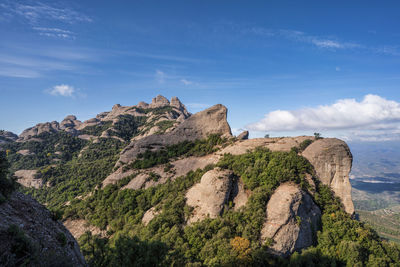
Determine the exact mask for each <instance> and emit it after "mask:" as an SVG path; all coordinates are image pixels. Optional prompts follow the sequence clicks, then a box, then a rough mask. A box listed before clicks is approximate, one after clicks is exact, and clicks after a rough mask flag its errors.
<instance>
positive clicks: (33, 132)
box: [17, 121, 60, 142]
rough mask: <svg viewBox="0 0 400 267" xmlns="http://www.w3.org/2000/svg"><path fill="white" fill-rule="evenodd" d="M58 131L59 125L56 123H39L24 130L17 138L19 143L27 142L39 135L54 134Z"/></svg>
mask: <svg viewBox="0 0 400 267" xmlns="http://www.w3.org/2000/svg"><path fill="white" fill-rule="evenodd" d="M58 131H60V124H59V123H58V122H56V121H52V122H45V123H39V124H36V125H35V126H33V127H31V128H28V129H26V130H24V131H23V132H22V133H21V134H20V135H19V136H18V140H17V141H19V142H23V141H28V140H30V139H32V138H33V137H36V136H38V135H40V134H41V133H45V132H48V133H52V132H53V133H54V132H58Z"/></svg>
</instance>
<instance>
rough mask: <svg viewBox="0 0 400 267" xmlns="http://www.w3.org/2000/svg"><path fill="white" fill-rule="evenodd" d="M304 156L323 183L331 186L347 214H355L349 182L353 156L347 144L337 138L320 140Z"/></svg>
mask: <svg viewBox="0 0 400 267" xmlns="http://www.w3.org/2000/svg"><path fill="white" fill-rule="evenodd" d="M302 156H303V157H305V158H306V159H308V161H310V163H311V164H312V165H313V166H314V168H315V171H316V173H317V176H318V178H319V179H320V180H321V181H322V183H324V184H326V185H328V186H330V187H331V188H332V190H333V191H334V192H335V194H336V195H337V196H338V197H340V199H341V200H342V203H343V205H344V208H345V210H346V212H347V213H349V214H353V213H354V204H353V201H352V199H351V184H350V180H349V173H350V171H351V165H352V161H353V156H352V155H351V152H350V149H349V147H348V146H347V144H346V143H345V142H344V141H342V140H339V139H336V138H324V139H319V140H316V141H315V142H313V143H312V144H311V145H309V146H308V147H307V148H306V149H305V150H304V151H303V153H302Z"/></svg>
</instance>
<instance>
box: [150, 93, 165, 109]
mask: <svg viewBox="0 0 400 267" xmlns="http://www.w3.org/2000/svg"><path fill="white" fill-rule="evenodd" d="M164 106H169V101H168V99H166V98H165V97H163V96H162V95H158V96H156V97H155V98H153V100H152V101H151V104H150V105H149V107H150V108H159V107H164Z"/></svg>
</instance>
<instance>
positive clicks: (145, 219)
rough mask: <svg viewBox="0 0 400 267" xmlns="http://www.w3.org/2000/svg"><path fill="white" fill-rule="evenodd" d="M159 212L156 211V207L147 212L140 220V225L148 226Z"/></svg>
mask: <svg viewBox="0 0 400 267" xmlns="http://www.w3.org/2000/svg"><path fill="white" fill-rule="evenodd" d="M160 212H161V211H159V210H157V209H156V207H152V208H151V209H149V210H147V211H146V212H145V213H144V215H143V218H142V223H143V224H144V225H148V224H149V222H150V221H151V220H153V219H154V217H155V216H157V215H158V214H160Z"/></svg>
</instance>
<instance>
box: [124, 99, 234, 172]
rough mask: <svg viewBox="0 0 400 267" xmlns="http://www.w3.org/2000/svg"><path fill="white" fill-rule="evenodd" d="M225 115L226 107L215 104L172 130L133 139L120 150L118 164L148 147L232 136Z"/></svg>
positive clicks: (130, 159)
mask: <svg viewBox="0 0 400 267" xmlns="http://www.w3.org/2000/svg"><path fill="white" fill-rule="evenodd" d="M155 103H157V101H155ZM226 115H227V109H226V107H224V106H223V105H215V106H213V107H211V108H208V109H206V110H204V111H201V112H198V113H196V114H194V115H192V116H190V117H189V118H188V119H186V120H185V121H183V122H182V123H181V124H180V125H179V126H178V127H177V128H176V129H175V130H173V131H172V132H169V133H166V134H163V135H150V136H147V137H145V138H142V139H140V140H137V141H133V142H132V143H131V144H129V145H128V146H127V147H126V148H125V149H124V150H123V151H122V153H121V156H120V159H119V164H118V165H120V164H121V162H124V163H128V162H131V161H133V160H135V159H136V156H137V155H138V154H139V153H142V152H145V151H146V150H148V149H149V148H151V149H152V150H157V149H159V148H161V147H164V146H166V145H172V144H177V143H180V142H183V141H194V140H196V139H204V138H206V137H207V136H208V135H210V134H221V135H224V136H232V134H231V129H230V127H229V124H228V122H227V120H226Z"/></svg>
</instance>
